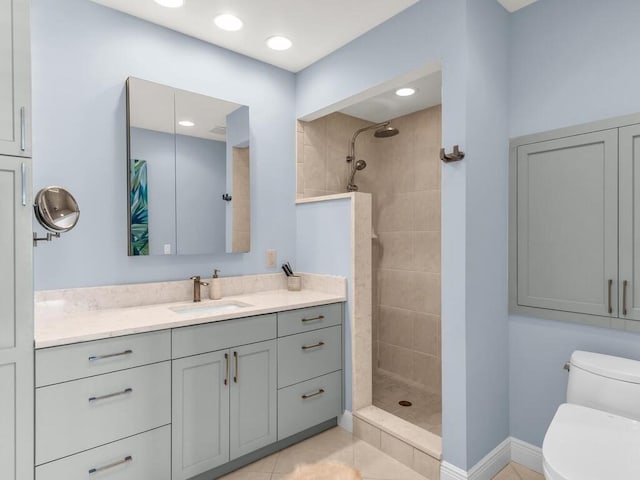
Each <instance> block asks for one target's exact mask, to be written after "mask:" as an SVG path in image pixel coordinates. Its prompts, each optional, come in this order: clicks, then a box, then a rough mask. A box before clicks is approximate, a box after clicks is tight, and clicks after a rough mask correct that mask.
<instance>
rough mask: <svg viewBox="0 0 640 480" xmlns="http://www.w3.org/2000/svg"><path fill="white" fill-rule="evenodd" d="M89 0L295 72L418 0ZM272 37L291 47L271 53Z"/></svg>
mask: <svg viewBox="0 0 640 480" xmlns="http://www.w3.org/2000/svg"><path fill="white" fill-rule="evenodd" d="M92 1H94V2H95V3H99V4H102V5H105V6H107V7H110V8H114V9H116V10H120V11H122V12H125V13H128V14H131V15H134V16H136V17H139V18H142V19H144V20H148V21H150V22H152V23H156V24H158V25H162V26H165V27H168V28H171V29H173V30H177V31H179V32H182V33H185V34H187V35H190V36H192V37H196V38H199V39H201V40H204V41H207V42H210V43H213V44H215V45H219V46H221V47H224V48H227V49H229V50H233V51H235V52H238V53H242V54H244V55H247V56H249V57H252V58H255V59H258V60H261V61H263V62H266V63H270V64H272V65H275V66H278V67H281V68H284V69H286V70H289V71H292V72H298V71H300V70H302V69H303V68H305V67H307V66H309V65H311V64H312V63H313V62H315V61H316V60H319V59H320V58H322V57H324V56H326V55H328V54H329V53H331V52H333V51H334V50H337V49H338V48H340V47H341V46H343V45H346V44H347V43H349V42H350V41H351V40H353V39H354V38H356V37H359V36H360V35H362V34H363V33H365V32H367V31H368V30H371V29H372V28H374V27H375V26H377V25H379V24H381V23H382V22H384V21H385V20H387V19H389V18H391V17H393V16H394V15H396V14H398V13H399V12H401V11H402V10H404V9H406V8H407V7H410V6H411V5H413V4H414V3H416V2H417V1H418V0H393V1H389V0H321V1H311V0H185V5H184V6H183V7H181V8H165V7H161V6H160V5H158V4H156V3H155V2H154V1H153V0H135V1H132V0H92ZM221 13H231V14H234V15H236V16H238V17H239V18H240V19H241V20H242V21H243V22H244V28H243V29H242V30H239V31H237V32H225V31H223V30H220V29H219V28H217V27H216V26H215V25H214V24H213V18H214V17H215V16H216V15H219V14H221ZM272 35H284V36H286V37H289V38H290V39H291V40H292V41H293V47H292V48H291V49H289V50H286V51H281V52H278V51H275V50H271V49H270V48H268V47H267V46H266V44H265V40H266V39H267V38H268V37H270V36H272Z"/></svg>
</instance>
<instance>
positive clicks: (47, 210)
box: [33, 187, 80, 233]
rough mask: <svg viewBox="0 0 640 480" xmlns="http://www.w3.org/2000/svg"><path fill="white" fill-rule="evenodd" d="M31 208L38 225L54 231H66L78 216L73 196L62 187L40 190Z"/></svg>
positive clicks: (76, 220)
mask: <svg viewBox="0 0 640 480" xmlns="http://www.w3.org/2000/svg"><path fill="white" fill-rule="evenodd" d="M33 208H34V210H35V215H36V218H37V219H38V222H40V225H42V226H43V227H44V228H46V229H47V230H49V231H50V232H54V233H60V232H68V231H69V230H71V229H72V228H73V227H75V226H76V223H78V219H79V218H80V209H79V208H78V204H77V202H76V200H75V198H73V195H71V194H70V193H69V192H67V191H66V190H65V189H64V188H62V187H46V188H43V189H42V190H40V191H39V192H38V193H37V194H36V198H35V202H34V205H33Z"/></svg>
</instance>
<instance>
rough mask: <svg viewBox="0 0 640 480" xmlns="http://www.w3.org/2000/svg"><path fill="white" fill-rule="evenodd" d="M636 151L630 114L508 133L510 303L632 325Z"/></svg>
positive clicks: (636, 326)
mask: <svg viewBox="0 0 640 480" xmlns="http://www.w3.org/2000/svg"><path fill="white" fill-rule="evenodd" d="M638 152H640V116H638V115H634V116H628V117H621V118H617V119H611V120H604V121H601V122H596V123H592V124H587V125H581V126H577V127H570V128H566V129H561V130H555V131H552V132H546V133H542V134H536V135H531V136H527V137H522V138H518V139H515V140H512V142H511V165H510V222H509V223H510V225H509V229H510V243H509V245H510V251H509V256H510V261H509V268H510V283H509V287H510V295H509V297H510V309H511V311H512V312H515V313H524V314H527V315H533V316H540V317H543V318H550V319H557V320H565V321H575V322H580V323H587V324H591V325H597V326H605V327H612V328H618V329H626V330H632V331H640V323H638V322H636V321H635V320H640V278H639V275H637V274H638V272H640V258H638V256H637V255H636V254H635V252H636V251H638V249H639V248H640V234H639V232H638V229H637V228H636V227H637V226H638V225H639V222H640V201H639V200H638V197H640V195H636V194H635V191H636V189H638V191H639V192H640V168H638V166H639V163H638V162H639V161H640V153H638Z"/></svg>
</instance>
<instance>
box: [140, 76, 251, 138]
mask: <svg viewBox="0 0 640 480" xmlns="http://www.w3.org/2000/svg"><path fill="white" fill-rule="evenodd" d="M174 95H175V96H174ZM129 104H130V120H129V122H130V124H131V126H132V127H137V128H145V129H147V130H155V131H156V132H164V133H174V132H175V133H177V134H178V135H188V136H190V137H199V138H206V139H209V140H218V141H221V142H224V141H225V140H226V131H224V132H222V131H220V132H218V131H216V132H212V131H211V130H213V129H215V128H216V127H218V128H219V127H224V128H226V126H227V115H229V114H230V113H231V112H233V111H234V110H236V109H237V108H239V107H241V105H238V104H237V103H232V102H227V101H225V100H220V99H218V98H213V97H207V96H205V95H200V94H198V93H193V92H187V91H186V90H179V89H176V88H172V87H168V86H166V85H161V84H159V83H154V82H149V81H147V80H141V79H139V78H133V77H131V78H129ZM174 112H175V117H174ZM181 120H189V121H191V122H193V123H194V124H195V125H194V126H193V127H184V126H182V125H179V124H178V122H180V121H181Z"/></svg>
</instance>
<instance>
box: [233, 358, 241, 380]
mask: <svg viewBox="0 0 640 480" xmlns="http://www.w3.org/2000/svg"><path fill="white" fill-rule="evenodd" d="M233 358H234V359H235V360H236V374H235V375H234V376H233V383H238V378H239V377H240V375H238V352H233Z"/></svg>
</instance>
